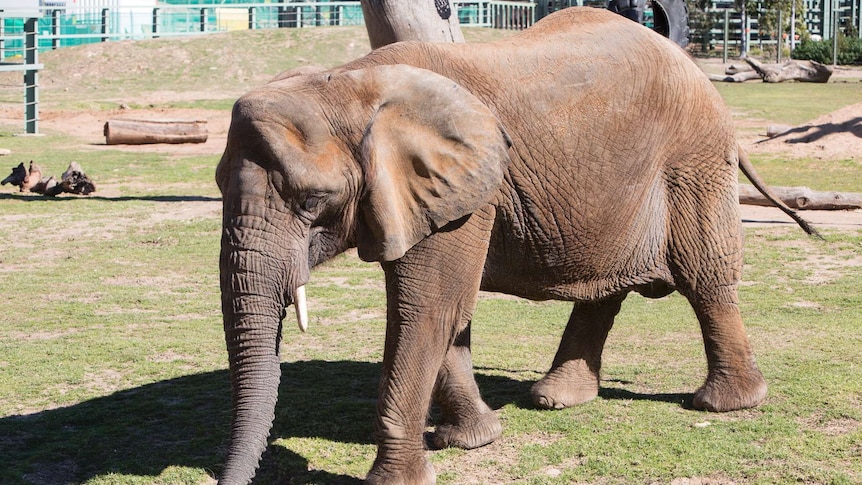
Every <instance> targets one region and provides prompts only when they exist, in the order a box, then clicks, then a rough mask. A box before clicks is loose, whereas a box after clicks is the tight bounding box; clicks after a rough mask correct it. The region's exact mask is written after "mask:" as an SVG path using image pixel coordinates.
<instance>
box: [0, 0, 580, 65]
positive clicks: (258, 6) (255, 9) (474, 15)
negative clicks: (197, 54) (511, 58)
mask: <svg viewBox="0 0 862 485" xmlns="http://www.w3.org/2000/svg"><path fill="white" fill-rule="evenodd" d="M142 1H147V0H142ZM168 1H170V2H171V3H167V2H158V3H157V2H156V1H155V0H153V1H151V2H150V3H148V4H145V3H139V4H135V5H129V4H120V3H118V2H117V0H79V1H76V2H75V6H74V7H70V6H67V5H66V3H65V2H64V1H62V0H61V1H53V2H49V3H50V4H49V5H47V6H43V7H42V9H41V10H42V16H41V17H40V18H39V19H37V22H38V24H37V31H38V37H39V39H38V46H39V48H40V49H42V50H45V49H56V48H59V47H65V46H72V45H79V44H86V43H93V42H106V41H110V40H125V39H147V38H155V37H169V36H189V35H198V34H209V33H215V32H225V31H231V30H245V29H267V28H306V27H318V26H325V25H327V26H335V25H362V24H363V17H362V9H361V7H360V4H359V2H358V1H355V0H354V1H305V2H293V1H283V2H278V3H271V2H243V1H241V0H223V1H220V2H219V3H213V0H201V1H196V2H189V3H183V4H180V3H176V2H177V0H168ZM180 1H181V0H180ZM90 2H92V3H90ZM567 3H568V2H567ZM571 3H573V4H574V2H571ZM456 5H457V7H458V17H459V20H460V22H461V24H462V25H464V26H478V27H496V28H505V29H523V28H526V27H529V26H530V25H532V24H533V23H534V22H535V21H536V19H537V4H536V3H534V2H518V1H492V0H472V1H458V2H456ZM24 21H25V19H15V18H7V19H0V58H3V57H9V55H10V52H15V51H17V48H19V47H20V46H22V45H23V28H24ZM11 55H13V56H14V55H16V54H14V53H12V54H11Z"/></svg>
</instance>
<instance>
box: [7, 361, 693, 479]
mask: <svg viewBox="0 0 862 485" xmlns="http://www.w3.org/2000/svg"><path fill="white" fill-rule="evenodd" d="M380 372H381V370H380V365H379V364H377V363H369V362H353V361H332V362H331V361H305V362H293V363H284V364H282V381H281V386H280V389H279V403H278V406H277V409H276V419H275V423H274V425H273V430H272V435H271V439H282V438H294V437H299V438H322V439H326V440H331V441H336V442H344V443H359V444H370V443H372V433H373V426H374V425H373V423H374V415H375V409H376V404H375V403H376V396H377V388H378V381H379V376H380ZM477 381H478V383H479V387H480V388H481V389H482V393H483V395H484V396H485V398H486V400H487V401H488V404H489V405H491V406H492V407H493V408H495V409H496V408H499V407H502V406H504V405H514V406H517V407H525V408H530V407H532V404H531V403H530V397H529V388H530V385H531V384H532V383H531V382H524V381H518V380H514V379H511V378H508V377H502V376H497V375H489V374H487V373H484V372H483V370H482V369H477ZM602 396H603V397H605V398H609V399H653V400H667V401H672V402H679V400H680V399H684V398H685V396H684V395H667V396H656V395H637V394H634V393H630V392H627V391H620V390H613V389H611V390H607V389H603V391H602ZM230 414H231V411H230V385H229V378H228V374H227V371H226V370H221V371H215V372H208V373H203V374H195V375H189V376H184V377H179V378H176V379H170V380H166V381H161V382H157V383H154V384H148V385H144V386H140V387H137V388H132V389H128V390H124V391H119V392H116V393H114V394H111V395H108V396H105V397H100V398H96V399H92V400H89V401H84V402H81V403H79V404H75V405H71V406H68V407H60V408H56V409H51V410H47V411H41V412H37V413H33V414H27V415H13V416H6V417H3V418H0V483H4V484H24V483H28V484H34V483H35V484H54V483H80V482H83V481H86V480H88V479H90V478H93V477H96V476H104V475H107V474H111V473H116V474H130V475H147V476H153V477H155V476H158V475H159V474H161V473H162V471H163V470H165V469H166V468H168V467H171V466H183V467H193V468H204V469H207V470H211V471H212V472H213V473H214V474H215V475H218V473H219V471H220V467H221V463H222V461H223V459H224V454H225V449H226V445H227V441H228V437H229V426H230ZM258 475H259V477H260V479H258V480H256V483H287V482H288V481H290V483H342V484H346V483H350V484H353V483H359V480H358V479H357V478H355V477H350V476H344V475H336V474H330V473H327V472H323V471H313V472H310V471H308V461H307V460H306V459H305V458H304V457H302V456H300V455H298V454H296V453H294V452H292V451H289V450H288V449H287V448H285V447H283V446H271V447H270V448H269V451H268V452H267V453H266V454H265V456H264V460H263V462H262V465H261V470H260V472H259V474H258Z"/></svg>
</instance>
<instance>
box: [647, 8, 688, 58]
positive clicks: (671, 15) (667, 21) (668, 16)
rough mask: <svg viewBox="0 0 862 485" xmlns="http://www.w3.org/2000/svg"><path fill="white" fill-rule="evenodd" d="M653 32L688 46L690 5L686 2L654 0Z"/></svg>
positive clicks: (681, 45) (682, 45)
mask: <svg viewBox="0 0 862 485" xmlns="http://www.w3.org/2000/svg"><path fill="white" fill-rule="evenodd" d="M652 7H653V19H654V21H655V27H653V30H655V31H656V32H658V33H659V34H661V35H663V36H665V37H667V38H668V39H670V40H672V41H674V42H676V43H677V44H679V46H680V47H685V46H687V45H688V36H689V30H688V5H686V3H685V0H652Z"/></svg>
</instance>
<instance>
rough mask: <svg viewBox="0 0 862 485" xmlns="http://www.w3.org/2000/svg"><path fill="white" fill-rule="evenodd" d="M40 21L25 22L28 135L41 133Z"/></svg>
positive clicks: (25, 99)
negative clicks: (38, 65) (38, 38)
mask: <svg viewBox="0 0 862 485" xmlns="http://www.w3.org/2000/svg"><path fill="white" fill-rule="evenodd" d="M38 25H39V19H36V18H29V19H27V20H26V21H25V22H24V63H25V64H27V66H28V67H27V70H26V71H24V131H25V132H27V133H28V134H36V133H39V84H38V83H39V71H37V70H36V63H37V62H38V61H39V46H38V41H37V39H36V28H37V27H38Z"/></svg>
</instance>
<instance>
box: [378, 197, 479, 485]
mask: <svg viewBox="0 0 862 485" xmlns="http://www.w3.org/2000/svg"><path fill="white" fill-rule="evenodd" d="M492 223H493V216H492V215H488V214H473V215H472V216H470V217H469V218H468V219H467V220H466V221H460V223H453V224H450V225H449V226H447V227H446V228H444V229H442V230H441V231H440V232H437V233H434V234H432V235H431V236H429V237H427V238H425V239H424V240H422V241H421V242H419V243H418V244H417V245H416V246H414V247H413V248H412V249H411V250H410V251H408V252H407V254H406V255H404V257H402V258H401V259H399V260H397V261H394V262H389V263H384V264H383V269H384V272H385V273H386V294H387V326H386V347H385V349H384V353H383V377H382V380H381V384H380V396H379V398H378V404H377V414H378V416H377V429H376V438H377V444H378V449H377V459H376V460H375V462H374V466H373V467H372V469H371V471H370V472H369V474H368V477H367V478H366V481H367V483H371V484H381V483H386V484H427V483H434V482H435V475H434V470H433V468H432V467H431V465H430V463H428V461H427V459H426V458H425V447H424V440H423V434H424V430H425V423H426V419H427V414H428V407H429V405H430V403H431V397H432V393H433V390H434V385H435V382H436V381H437V377H438V374H439V373H440V371H441V368H442V367H443V364H444V362H446V360H447V353H448V351H449V348H450V347H451V346H452V343H453V341H454V340H455V339H456V337H457V336H458V335H459V334H461V332H462V331H463V330H464V329H465V328H466V327H467V325H468V324H469V322H470V320H471V319H472V313H473V310H474V309H475V306H476V299H477V298H478V293H479V284H480V282H481V277H482V268H483V266H484V263H485V256H486V254H487V251H488V239H489V235H490V230H491V226H492ZM445 373H446V372H445V371H444V374H445Z"/></svg>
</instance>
